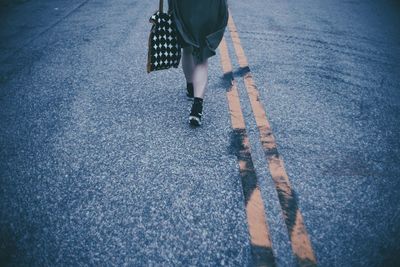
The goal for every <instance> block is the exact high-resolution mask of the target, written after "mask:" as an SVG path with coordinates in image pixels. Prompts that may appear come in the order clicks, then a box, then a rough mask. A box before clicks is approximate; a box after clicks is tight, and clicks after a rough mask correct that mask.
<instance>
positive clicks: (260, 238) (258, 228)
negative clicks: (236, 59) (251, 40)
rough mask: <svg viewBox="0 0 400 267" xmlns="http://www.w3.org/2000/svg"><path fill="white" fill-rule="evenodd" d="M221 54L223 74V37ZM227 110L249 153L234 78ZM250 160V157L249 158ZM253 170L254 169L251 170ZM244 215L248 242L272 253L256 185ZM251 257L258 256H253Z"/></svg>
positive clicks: (227, 66)
mask: <svg viewBox="0 0 400 267" xmlns="http://www.w3.org/2000/svg"><path fill="white" fill-rule="evenodd" d="M219 50H220V54H221V65H222V69H223V71H224V73H225V74H228V75H229V74H231V73H232V63H231V60H230V57H229V53H228V47H227V44H226V41H225V39H224V38H223V39H222V41H221V43H220V46H219ZM226 96H227V100H228V106H229V112H230V117H231V123H232V128H233V129H235V130H242V131H243V132H244V133H245V137H244V138H243V141H242V147H243V151H244V152H246V153H248V154H249V155H250V154H251V149H250V142H249V139H248V136H247V134H246V126H245V121H244V117H243V113H242V109H241V106H240V99H239V94H238V90H237V84H236V81H235V80H232V84H231V88H230V89H229V90H228V91H227V93H226ZM250 160H251V159H250ZM238 162H239V170H240V172H241V173H246V171H248V170H247V169H246V168H247V166H248V162H246V161H244V160H239V161H238ZM253 171H254V170H253ZM246 217H247V223H248V229H249V234H250V242H251V244H252V245H253V246H257V247H262V248H265V251H271V253H272V242H271V238H270V234H269V229H268V225H267V221H266V215H265V208H264V202H263V200H262V196H261V191H260V189H259V187H258V186H257V187H256V188H255V189H254V190H253V191H252V194H251V197H250V198H249V201H248V202H247V205H246ZM253 257H258V256H254V254H253ZM261 257H264V258H268V255H261ZM254 260H255V261H256V262H259V263H261V265H260V266H275V260H274V259H273V260H272V261H262V260H260V259H254Z"/></svg>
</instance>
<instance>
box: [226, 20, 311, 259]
mask: <svg viewBox="0 0 400 267" xmlns="http://www.w3.org/2000/svg"><path fill="white" fill-rule="evenodd" d="M228 29H229V32H230V35H231V39H232V42H233V46H234V49H235V52H236V56H237V59H238V62H239V66H240V68H241V69H244V70H246V73H245V74H244V77H243V79H244V84H245V87H246V90H247V94H248V96H249V99H250V104H251V107H252V110H253V115H254V117H255V121H256V124H257V127H258V129H259V133H260V141H261V144H262V148H263V150H264V153H265V155H266V159H267V162H268V167H269V170H270V173H271V177H272V179H273V181H274V183H275V187H276V190H277V193H278V198H279V202H280V205H281V209H282V213H283V216H284V219H285V223H286V226H287V228H288V232H289V238H290V241H291V245H292V250H293V253H294V255H295V256H296V258H297V260H298V263H299V266H316V265H317V260H316V257H315V255H314V251H313V248H312V245H311V241H310V239H309V237H308V234H307V230H306V228H305V225H304V221H303V216H302V215H301V212H300V209H299V208H298V205H297V201H296V198H295V195H294V191H293V190H292V188H291V185H290V181H289V177H288V175H287V173H286V170H285V167H284V162H283V159H282V157H281V156H280V155H279V153H278V150H277V145H276V142H275V138H274V136H273V133H272V130H271V127H270V123H269V121H268V119H267V115H266V113H265V109H264V106H263V104H262V103H261V102H260V98H259V95H260V94H259V91H258V89H257V87H256V85H255V82H254V80H253V77H252V74H251V72H250V68H249V65H248V60H247V57H246V55H245V52H244V50H243V47H242V45H241V42H240V38H239V33H238V31H237V29H236V26H235V23H234V21H233V18H232V16H231V14H230V16H229V21H228Z"/></svg>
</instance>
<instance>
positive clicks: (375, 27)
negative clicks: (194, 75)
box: [0, 0, 400, 266]
mask: <svg viewBox="0 0 400 267" xmlns="http://www.w3.org/2000/svg"><path fill="white" fill-rule="evenodd" d="M156 2H157V1H135V0H129V1H128V0H117V1H112V2H111V1H100V0H98V1H92V0H87V1H78V0H72V1H61V0H53V1H47V0H46V1H19V2H18V3H14V4H9V5H6V6H0V123H1V127H0V179H1V180H0V212H1V213H0V214H1V215H0V265H1V266H223V265H226V266H251V265H252V261H251V255H250V254H251V253H250V244H249V236H248V229H247V224H246V223H247V222H246V214H245V206H244V197H243V193H242V192H243V191H242V187H241V186H242V185H241V182H240V177H239V171H238V163H237V161H236V157H235V149H236V147H235V140H232V127H231V122H230V115H229V109H228V104H227V100H226V80H225V79H224V78H223V73H222V69H221V64H220V55H219V54H217V55H216V56H215V57H213V58H212V59H211V60H210V73H209V84H208V90H207V93H206V97H205V107H204V114H205V115H204V125H203V126H202V127H200V128H195V129H194V128H191V127H189V125H188V121H187V120H188V115H189V110H190V105H191V103H190V102H189V101H187V100H186V96H185V90H184V86H185V80H184V76H183V74H182V71H181V69H172V70H168V71H160V72H156V73H151V74H147V73H146V60H147V39H148V34H149V30H150V27H151V25H150V24H149V22H148V18H149V17H150V16H151V14H152V13H153V12H154V11H155V10H156V8H157V4H158V3H156ZM229 6H230V12H231V14H232V16H233V18H234V20H235V23H236V26H237V28H238V32H239V36H240V39H241V42H242V45H243V48H244V51H245V53H246V55H247V58H248V61H249V67H250V70H251V72H252V74H253V75H254V80H255V83H256V84H257V87H258V89H259V91H260V94H261V95H260V101H262V103H263V104H264V106H265V109H266V111H267V116H268V119H269V121H270V122H271V124H272V128H273V132H274V135H275V137H276V139H277V143H278V148H279V151H280V154H281V155H282V156H283V158H284V160H285V167H286V170H287V172H288V174H289V178H290V181H291V184H292V187H293V190H294V191H295V192H296V196H297V201H298V205H299V208H300V210H301V213H302V214H303V217H304V222H305V225H306V228H307V231H308V235H309V238H310V240H311V243H312V246H313V249H314V252H315V254H316V257H317V261H318V265H319V266H398V265H399V262H400V261H399V255H400V243H399V241H398V240H400V197H399V196H400V179H399V177H400V167H399V166H400V153H399V152H400V151H399V150H400V141H399V140H400V129H399V128H400V127H399V121H400V90H399V89H400V75H399V73H400V32H399V29H400V15H399V14H400V7H399V4H397V3H396V2H395V1H389V0H384V1H361V0H356V1H317V0H311V1H306V0H300V1H290V0H285V1H261V0H251V1H229ZM226 39H227V42H228V47H229V50H230V54H231V58H232V60H233V64H234V68H235V70H237V68H238V64H237V61H236V59H235V54H234V50H233V46H232V41H231V39H230V38H229V34H226ZM235 76H236V77H237V79H238V81H239V82H238V84H239V93H240V98H241V104H242V107H243V113H244V116H245V120H246V126H247V130H248V134H249V137H250V142H251V147H252V157H253V161H254V166H255V168H256V172H257V174H258V177H259V181H260V188H261V192H262V195H263V200H264V202H265V203H264V204H265V210H266V215H267V221H268V225H269V228H270V234H271V239H272V244H273V252H274V255H275V257H276V261H277V264H278V266H296V261H295V259H294V257H293V255H292V253H291V247H290V241H289V238H288V234H287V230H286V228H285V225H284V222H283V218H282V212H281V210H280V206H279V201H278V198H277V193H276V190H275V188H274V185H273V182H272V180H271V177H270V174H269V172H268V169H267V167H266V166H267V163H266V160H265V157H264V155H263V152H262V149H261V145H260V141H259V136H258V129H257V128H256V124H255V121H254V118H253V114H252V111H251V107H250V103H249V100H248V97H247V94H246V91H245V87H244V85H243V82H242V81H241V80H240V79H241V77H240V72H235Z"/></svg>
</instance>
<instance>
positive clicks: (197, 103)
mask: <svg viewBox="0 0 400 267" xmlns="http://www.w3.org/2000/svg"><path fill="white" fill-rule="evenodd" d="M201 116H203V99H201V98H197V97H195V98H194V102H193V105H192V110H191V112H190V116H189V123H190V125H192V126H200V125H201Z"/></svg>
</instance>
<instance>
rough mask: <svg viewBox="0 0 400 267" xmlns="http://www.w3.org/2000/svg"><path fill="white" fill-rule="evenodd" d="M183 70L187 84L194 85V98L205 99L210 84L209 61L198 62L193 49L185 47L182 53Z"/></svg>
mask: <svg viewBox="0 0 400 267" xmlns="http://www.w3.org/2000/svg"><path fill="white" fill-rule="evenodd" d="M182 68H183V73H184V74H185V78H186V82H188V83H193V88H194V97H199V98H202V99H203V98H204V94H205V92H206V88H207V82H208V60H207V59H205V60H204V61H202V62H196V60H195V59H194V58H193V55H192V48H191V47H185V48H183V52H182Z"/></svg>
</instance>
